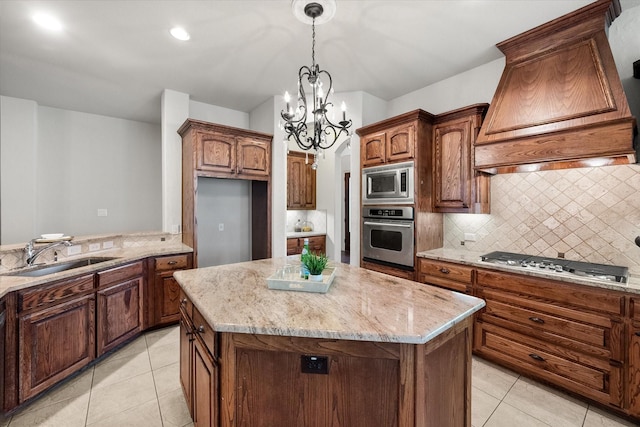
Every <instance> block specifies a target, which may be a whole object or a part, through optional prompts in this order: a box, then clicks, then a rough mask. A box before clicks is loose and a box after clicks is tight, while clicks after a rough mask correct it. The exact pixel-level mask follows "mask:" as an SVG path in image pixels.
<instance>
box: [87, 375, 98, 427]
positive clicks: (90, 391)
mask: <svg viewBox="0 0 640 427" xmlns="http://www.w3.org/2000/svg"><path fill="white" fill-rule="evenodd" d="M95 374H96V367H95V366H92V367H91V385H90V386H89V401H88V402H87V413H86V414H85V416H84V425H85V427H86V426H87V423H88V422H89V408H90V407H91V396H92V395H93V380H94V378H95Z"/></svg>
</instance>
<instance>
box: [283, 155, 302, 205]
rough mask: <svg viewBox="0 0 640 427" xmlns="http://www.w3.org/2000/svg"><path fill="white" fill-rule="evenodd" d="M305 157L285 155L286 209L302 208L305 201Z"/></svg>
mask: <svg viewBox="0 0 640 427" xmlns="http://www.w3.org/2000/svg"><path fill="white" fill-rule="evenodd" d="M305 181H306V165H305V158H304V157H301V156H298V155H294V154H289V155H288V156H287V209H303V208H304V206H305V203H306V200H305V199H306V195H305V194H303V193H304V192H305V190H306V182H305Z"/></svg>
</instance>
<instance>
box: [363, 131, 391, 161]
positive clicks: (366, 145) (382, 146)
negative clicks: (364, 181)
mask: <svg viewBox="0 0 640 427" xmlns="http://www.w3.org/2000/svg"><path fill="white" fill-rule="evenodd" d="M386 147H387V134H386V133H385V132H380V133H376V134H373V135H368V136H366V137H364V138H362V141H361V143H360V150H361V153H360V163H362V167H367V166H375V165H379V164H382V163H384V162H385V161H386V160H387V148H386Z"/></svg>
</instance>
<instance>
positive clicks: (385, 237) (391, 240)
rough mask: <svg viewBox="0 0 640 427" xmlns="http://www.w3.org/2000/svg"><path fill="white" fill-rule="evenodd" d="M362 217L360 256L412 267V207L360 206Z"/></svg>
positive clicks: (373, 260)
mask: <svg viewBox="0 0 640 427" xmlns="http://www.w3.org/2000/svg"><path fill="white" fill-rule="evenodd" d="M362 216H363V219H362V257H363V259H364V260H365V261H369V262H377V263H381V264H390V265H392V266H396V267H401V268H404V269H409V270H412V269H413V267H414V227H415V226H414V217H413V207H409V206H364V207H363V208H362Z"/></svg>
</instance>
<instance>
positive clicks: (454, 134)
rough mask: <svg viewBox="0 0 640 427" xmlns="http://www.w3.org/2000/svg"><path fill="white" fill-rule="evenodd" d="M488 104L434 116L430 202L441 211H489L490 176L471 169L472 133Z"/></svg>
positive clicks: (478, 125) (476, 131)
mask: <svg viewBox="0 0 640 427" xmlns="http://www.w3.org/2000/svg"><path fill="white" fill-rule="evenodd" d="M488 107H489V105H488V104H476V105H472V106H469V107H465V108H461V109H458V110H455V111H451V112H448V113H444V114H439V115H438V116H436V119H435V123H434V125H433V203H434V211H436V212H443V213H453V212H456V213H489V210H490V206H489V188H490V176H489V175H487V174H486V173H483V172H475V171H474V170H473V155H474V145H475V141H476V136H477V134H478V131H479V129H480V125H481V123H482V118H483V117H484V114H485V113H486V111H487V108H488Z"/></svg>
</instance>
